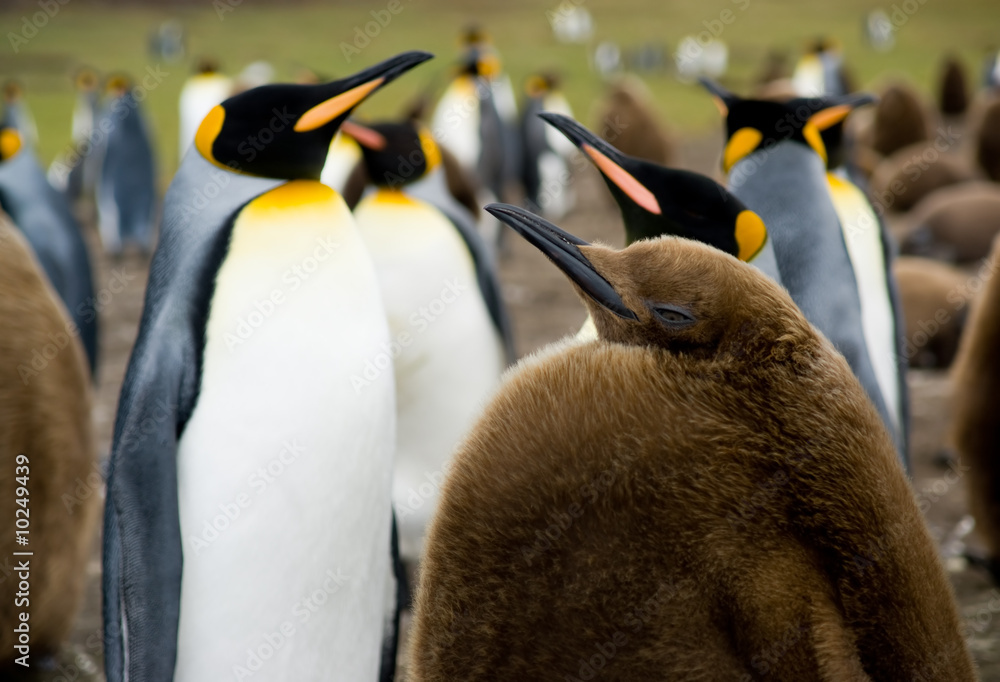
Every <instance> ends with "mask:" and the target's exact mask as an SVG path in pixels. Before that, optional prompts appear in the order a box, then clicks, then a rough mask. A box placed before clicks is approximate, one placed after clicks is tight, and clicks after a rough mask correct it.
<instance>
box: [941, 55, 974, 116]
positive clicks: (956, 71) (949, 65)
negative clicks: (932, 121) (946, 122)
mask: <svg viewBox="0 0 1000 682" xmlns="http://www.w3.org/2000/svg"><path fill="white" fill-rule="evenodd" d="M968 108H969V85H968V82H967V79H966V77H965V66H963V65H962V62H961V61H959V59H958V57H956V56H955V55H948V56H947V57H945V59H944V62H943V63H942V65H941V81H940V84H939V86H938V109H939V110H940V111H941V113H942V114H944V115H945V116H961V115H962V114H964V113H965V111H966V109H968Z"/></svg>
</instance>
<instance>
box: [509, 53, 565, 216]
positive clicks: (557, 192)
mask: <svg viewBox="0 0 1000 682" xmlns="http://www.w3.org/2000/svg"><path fill="white" fill-rule="evenodd" d="M521 110H522V113H521V145H522V149H521V183H522V184H523V185H524V196H525V200H526V201H527V202H528V206H529V207H530V208H531V209H532V210H533V211H543V212H544V213H545V215H547V216H549V217H550V218H552V219H558V218H561V217H562V216H564V215H566V213H568V212H569V211H570V209H572V208H573V205H574V204H575V203H576V196H575V195H574V193H573V188H572V187H571V186H570V184H569V180H570V167H569V164H570V160H571V159H572V158H573V156H574V154H575V148H574V146H573V144H572V143H571V142H570V141H568V140H567V139H566V138H565V137H563V136H562V135H559V134H558V133H557V132H556V131H555V130H552V129H551V128H549V127H548V126H546V125H545V124H544V123H543V122H542V120H541V119H540V118H538V114H540V113H541V112H543V111H551V112H553V113H556V114H563V115H564V116H570V117H572V116H573V110H572V109H571V108H570V106H569V102H568V101H567V100H566V97H565V96H564V95H563V94H562V93H561V92H560V91H559V79H558V77H557V76H555V75H554V74H551V73H540V74H536V75H534V76H531V77H530V78H529V79H528V82H527V84H526V85H525V100H524V106H522V107H521Z"/></svg>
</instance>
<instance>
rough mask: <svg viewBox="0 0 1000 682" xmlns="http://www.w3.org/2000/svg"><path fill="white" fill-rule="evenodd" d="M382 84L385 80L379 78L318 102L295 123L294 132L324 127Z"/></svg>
mask: <svg viewBox="0 0 1000 682" xmlns="http://www.w3.org/2000/svg"><path fill="white" fill-rule="evenodd" d="M384 82H385V78H381V77H379V78H376V79H375V80H370V81H368V82H367V83H362V84H361V85H358V86H356V87H353V88H351V89H350V90H348V91H347V92H342V93H340V94H339V95H337V96H336V97H331V98H330V99H328V100H326V101H325V102H320V103H319V104H317V105H316V106H314V107H313V108H312V109H310V110H309V111H307V112H306V113H304V114H302V117H301V118H299V120H298V121H296V122H295V128H294V130H295V132H297V133H306V132H309V131H310V130H316V129H317V128H320V127H322V126H325V125H326V124H327V123H329V122H330V121H332V120H333V119H335V118H337V117H338V116H340V115H341V114H343V113H345V112H347V111H350V110H351V109H352V108H354V107H355V106H357V105H358V103H359V102H361V101H362V100H363V99H364V98H365V97H367V96H368V95H370V94H371V93H372V91H373V90H375V88H377V87H378V86H380V85H382V83H384Z"/></svg>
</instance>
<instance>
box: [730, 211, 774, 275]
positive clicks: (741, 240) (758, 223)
mask: <svg viewBox="0 0 1000 682" xmlns="http://www.w3.org/2000/svg"><path fill="white" fill-rule="evenodd" d="M766 242H767V227H765V226H764V221H763V220H761V218H760V216H759V215H757V214H756V213H754V212H753V211H749V210H747V211H741V212H740V214H739V215H738V216H736V244H737V246H739V253H738V254H737V258H739V259H740V260H741V261H743V262H745V263H749V262H750V261H751V260H753V258H754V256H756V255H757V254H758V253H760V250H761V249H762V248H764V244H765V243H766Z"/></svg>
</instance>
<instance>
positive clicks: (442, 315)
mask: <svg viewBox="0 0 1000 682" xmlns="http://www.w3.org/2000/svg"><path fill="white" fill-rule="evenodd" d="M343 132H344V133H346V134H349V135H350V136H351V137H352V138H353V139H355V140H356V141H357V142H358V144H360V145H361V149H362V153H363V154H364V163H365V167H366V170H367V175H368V177H369V178H371V180H372V182H373V183H374V184H375V186H376V190H375V191H374V192H373V193H371V194H369V195H368V196H367V197H365V198H363V199H362V200H361V202H360V203H359V204H358V205H357V207H356V208H355V209H354V217H355V219H356V220H357V222H358V229H359V230H360V232H361V236H362V238H363V239H364V241H365V245H366V246H367V247H368V251H369V253H371V255H372V260H373V261H374V262H375V269H376V271H377V272H378V276H379V283H380V284H381V288H382V298H383V300H384V302H385V307H386V313H387V315H388V318H389V332H390V334H391V335H392V340H393V343H394V347H393V348H392V349H391V355H392V357H393V366H394V371H395V375H396V412H397V420H398V422H397V429H396V434H397V436H396V440H397V444H398V445H397V449H396V464H395V475H394V481H393V503H394V508H395V510H396V515H397V518H398V521H399V536H400V555H401V556H402V557H403V559H405V560H406V561H408V562H416V561H418V560H419V558H420V555H421V552H422V547H423V541H424V533H425V532H426V526H427V523H428V521H429V520H430V518H431V517H432V516H433V514H434V510H435V509H436V508H437V497H438V496H437V493H438V487H439V486H440V481H441V479H442V477H443V472H444V471H445V470H446V469H447V467H448V464H449V463H450V459H451V455H452V453H453V452H454V450H455V447H456V446H457V445H458V442H459V440H460V439H461V438H462V436H463V435H465V433H466V432H468V430H469V428H470V427H471V426H472V424H473V422H474V421H475V420H476V418H477V417H478V416H479V412H480V410H481V409H482V406H483V404H484V403H485V401H486V400H487V399H488V397H489V396H490V395H491V394H492V393H493V391H494V389H495V388H496V386H497V385H498V384H499V382H500V375H501V373H502V372H503V370H504V368H505V367H506V365H507V362H508V361H512V360H513V359H514V358H513V339H512V335H511V332H510V324H509V321H508V317H507V313H506V310H505V308H504V303H503V300H502V298H501V296H500V285H499V280H498V278H497V272H496V269H495V268H494V266H493V263H492V261H491V260H490V259H489V258H488V256H487V253H486V247H485V245H484V244H483V242H482V239H481V238H480V236H479V234H478V232H477V231H476V228H475V225H474V224H473V223H472V221H471V220H470V219H469V218H468V216H466V215H465V214H464V211H461V212H460V210H461V207H457V206H456V208H457V209H459V210H451V211H448V210H447V209H444V210H442V209H443V208H444V207H446V206H447V204H446V203H444V202H446V201H447V200H448V199H450V198H451V195H450V194H448V190H447V186H446V183H445V182H444V173H443V171H442V168H441V161H440V159H441V157H440V152H439V149H438V146H437V144H436V143H435V142H434V138H433V137H431V135H430V131H428V130H427V129H426V128H424V127H422V126H418V125H417V124H415V123H414V122H412V121H406V122H404V123H382V124H375V125H372V126H369V127H364V126H360V125H358V124H356V123H353V122H348V123H345V127H344V130H343ZM431 176H434V177H436V183H435V184H436V189H437V192H436V195H437V196H436V197H435V196H428V192H426V191H423V192H418V193H416V194H413V193H411V192H410V191H409V190H410V188H411V187H419V185H420V184H426V183H428V182H431V181H432V179H431ZM421 197H426V198H421ZM452 201H453V200H452ZM367 378H368V377H367V375H366V377H365V379H366V380H367ZM363 387H364V384H363V383H362V382H359V387H358V388H359V390H362V389H363ZM427 490H430V491H431V492H430V494H425V492H426V491H427Z"/></svg>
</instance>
